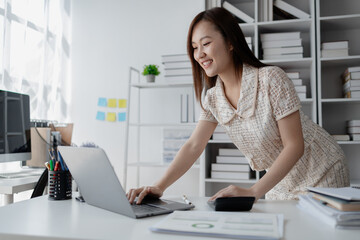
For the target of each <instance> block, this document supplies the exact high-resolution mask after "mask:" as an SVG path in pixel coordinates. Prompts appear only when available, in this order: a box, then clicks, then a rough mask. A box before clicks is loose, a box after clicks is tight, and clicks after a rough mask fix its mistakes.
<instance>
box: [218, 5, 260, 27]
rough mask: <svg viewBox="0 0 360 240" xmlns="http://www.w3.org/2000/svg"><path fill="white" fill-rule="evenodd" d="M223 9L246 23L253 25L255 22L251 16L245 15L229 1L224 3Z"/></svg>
mask: <svg viewBox="0 0 360 240" xmlns="http://www.w3.org/2000/svg"><path fill="white" fill-rule="evenodd" d="M223 8H225V9H226V10H228V11H229V12H231V13H232V14H233V15H234V16H236V17H237V18H239V19H241V20H242V21H244V22H246V23H253V22H254V21H255V20H254V18H252V17H250V16H249V15H247V14H246V13H244V12H243V11H241V10H240V9H239V8H237V7H235V6H234V5H232V4H231V3H229V2H228V1H224V3H223Z"/></svg>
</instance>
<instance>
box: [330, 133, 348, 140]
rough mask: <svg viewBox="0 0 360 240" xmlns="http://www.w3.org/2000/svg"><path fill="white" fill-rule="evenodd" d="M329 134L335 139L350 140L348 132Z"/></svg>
mask: <svg viewBox="0 0 360 240" xmlns="http://www.w3.org/2000/svg"><path fill="white" fill-rule="evenodd" d="M331 136H332V137H333V138H334V139H335V140H336V141H350V135H348V134H332V135H331Z"/></svg>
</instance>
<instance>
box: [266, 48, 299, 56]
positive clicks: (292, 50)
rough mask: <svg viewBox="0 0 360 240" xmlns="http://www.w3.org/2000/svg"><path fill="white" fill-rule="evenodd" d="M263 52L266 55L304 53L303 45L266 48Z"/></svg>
mask: <svg viewBox="0 0 360 240" xmlns="http://www.w3.org/2000/svg"><path fill="white" fill-rule="evenodd" d="M263 53H264V55H279V54H280V55H281V54H292V53H303V47H279V48H264V49H263Z"/></svg>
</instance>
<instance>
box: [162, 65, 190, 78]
mask: <svg viewBox="0 0 360 240" xmlns="http://www.w3.org/2000/svg"><path fill="white" fill-rule="evenodd" d="M164 70H165V75H166V76H177V75H181V76H183V75H191V76H192V68H191V67H190V68H165V69H164Z"/></svg>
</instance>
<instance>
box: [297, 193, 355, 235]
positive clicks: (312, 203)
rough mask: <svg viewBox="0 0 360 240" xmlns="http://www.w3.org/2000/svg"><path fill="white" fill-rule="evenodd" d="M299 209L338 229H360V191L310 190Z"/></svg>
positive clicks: (300, 202)
mask: <svg viewBox="0 0 360 240" xmlns="http://www.w3.org/2000/svg"><path fill="white" fill-rule="evenodd" d="M308 190H309V191H310V192H311V193H309V194H308V195H302V196H299V200H300V201H299V204H298V207H299V208H300V209H302V210H303V211H305V212H307V213H309V214H310V215H312V216H314V217H316V218H318V219H320V220H322V221H323V222H325V223H327V224H329V225H331V226H333V227H336V228H356V229H358V228H360V189H357V188H354V187H345V188H310V187H309V188H308Z"/></svg>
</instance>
